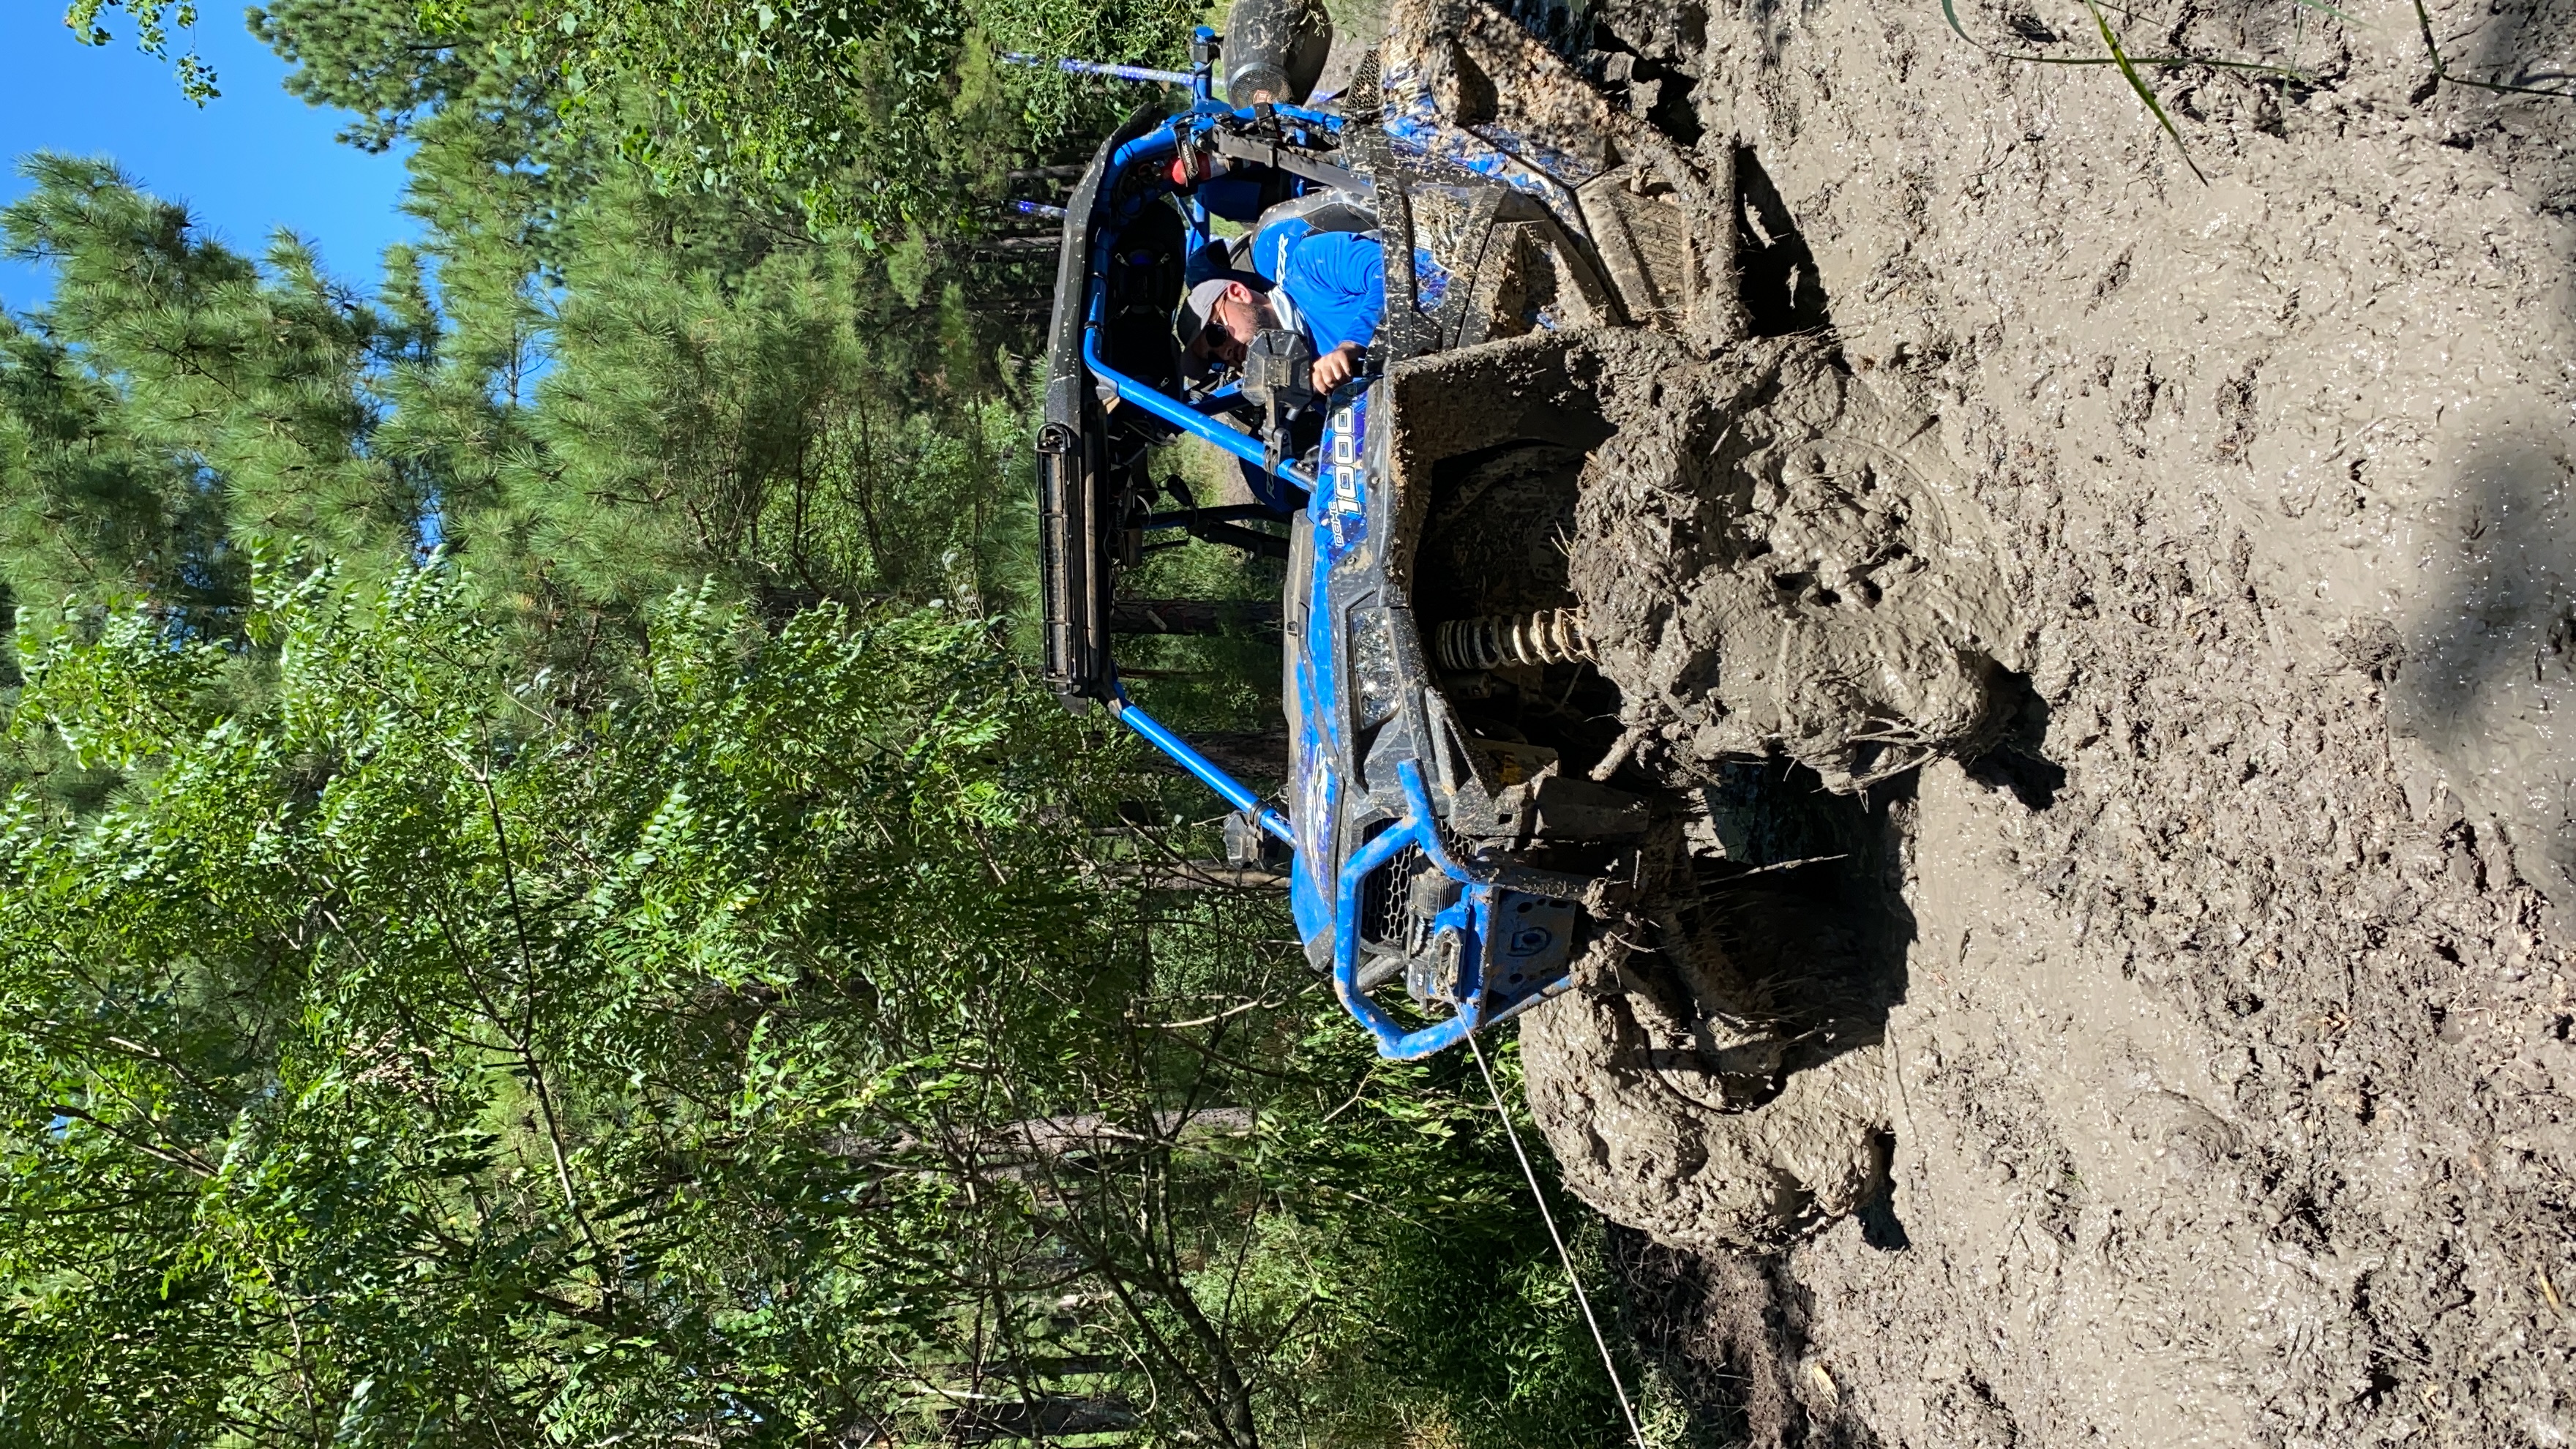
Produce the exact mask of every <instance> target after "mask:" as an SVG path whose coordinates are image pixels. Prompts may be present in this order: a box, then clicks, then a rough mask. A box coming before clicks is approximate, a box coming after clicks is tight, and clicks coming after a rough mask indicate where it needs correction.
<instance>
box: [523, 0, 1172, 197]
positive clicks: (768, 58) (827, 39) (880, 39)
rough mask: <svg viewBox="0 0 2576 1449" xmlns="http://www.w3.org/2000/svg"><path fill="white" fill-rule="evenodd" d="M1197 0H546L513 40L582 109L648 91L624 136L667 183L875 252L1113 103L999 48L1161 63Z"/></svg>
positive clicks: (991, 191)
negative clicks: (763, 204) (805, 224)
mask: <svg viewBox="0 0 2576 1449" xmlns="http://www.w3.org/2000/svg"><path fill="white" fill-rule="evenodd" d="M1201 8H1202V7H1201V6H1198V5H1196V4H1190V3H1182V0H1113V3H1108V4H1071V3H1063V0H1013V3H977V4H971V5H967V6H964V7H956V6H938V5H918V4H916V5H910V6H902V5H875V6H852V5H847V4H842V3H839V0H775V3H773V0H712V3H708V4H701V5H690V6H669V5H661V4H654V3H650V0H546V3H544V4H541V5H538V6H536V7H534V8H533V9H532V11H531V12H530V15H529V18H528V19H527V20H526V21H525V22H523V23H522V25H521V26H520V28H519V31H518V33H519V35H520V37H521V40H522V44H523V45H525V46H526V47H527V48H528V49H530V50H531V51H533V52H534V53H537V54H540V55H542V56H544V57H545V58H546V59H547V60H548V61H550V62H551V63H552V64H553V65H555V66H556V67H557V68H558V69H559V70H560V72H561V73H562V75H563V76H564V79H565V84H566V86H567V89H568V90H569V92H570V93H571V94H572V95H573V96H575V97H577V98H579V100H580V101H581V103H583V104H585V105H592V106H598V105H601V104H602V103H601V102H600V100H599V99H597V98H599V97H601V96H603V95H605V96H607V97H610V98H611V99H610V100H609V101H607V102H606V104H607V105H608V106H610V107H615V106H621V105H627V104H629V103H630V98H632V97H633V96H634V95H635V90H634V87H635V86H636V85H637V83H638V82H639V81H640V82H642V84H643V85H644V86H645V87H647V88H649V93H650V94H651V95H652V96H653V98H654V99H655V101H656V102H657V104H656V106H655V107H654V109H653V110H652V111H651V112H650V113H642V112H637V113H633V114H631V115H630V116H629V118H628V119H627V120H626V121H625V122H624V123H623V124H624V144H625V146H626V149H627V151H628V154H630V155H633V156H636V157H638V158H641V159H643V160H646V161H648V162H649V163H650V164H651V165H652V167H653V168H654V170H655V172H656V174H657V175H659V176H660V177H661V178H662V179H663V180H664V181H665V182H666V183H676V184H679V185H684V186H702V187H706V188H709V189H714V188H719V187H724V188H733V189H737V190H763V189H770V188H775V189H777V190H778V191H780V192H781V193H782V194H785V195H788V196H792V197H794V198H796V199H797V201H798V202H800V203H801V204H802V205H803V207H804V208H805V209H806V210H807V212H808V213H809V214H810V215H812V216H813V217H814V218H815V219H816V220H817V221H818V223H820V224H821V225H823V226H824V227H826V228H828V229H833V230H841V229H847V230H848V231H850V232H851V233H852V234H854V235H855V236H856V237H857V238H858V239H859V241H860V242H861V244H862V245H864V246H868V247H871V248H873V247H875V246H877V245H880V244H884V245H892V244H893V243H894V242H895V241H896V240H897V239H898V238H899V237H900V236H901V235H902V233H903V232H904V231H905V230H906V229H907V228H908V227H929V228H932V229H935V230H941V231H945V230H950V229H953V228H954V227H956V226H957V225H959V224H960V223H961V222H966V223H969V224H971V219H972V216H973V213H974V209H975V205H976V202H977V200H978V198H982V199H986V200H989V199H990V198H992V197H994V196H997V195H998V194H999V192H1000V189H1001V182H1002V179H1003V178H1002V174H1001V173H1002V172H1003V171H1004V170H1006V169H1007V168H1008V163H1009V162H1011V161H1012V160H1014V159H1017V158H1019V157H1022V156H1026V155H1036V154H1044V153H1047V152H1049V151H1051V150H1052V149H1054V148H1056V147H1057V146H1059V145H1060V144H1062V143H1063V142H1064V141H1065V140H1066V139H1067V138H1068V136H1070V135H1071V134H1073V133H1074V131H1075V130H1076V129H1077V128H1078V127H1079V125H1080V124H1081V123H1083V122H1096V121H1099V120H1101V119H1103V118H1104V117H1105V116H1107V115H1108V114H1110V113H1111V111H1112V110H1113V109H1114V107H1115V104H1116V103H1115V102H1114V101H1113V100H1111V99H1109V98H1107V97H1104V96H1102V95H1101V94H1099V93H1098V92H1097V91H1093V92H1088V93H1086V92H1083V91H1079V90H1076V89H1074V88H1072V87H1070V86H1068V85H1067V84H1066V83H1065V79H1066V78H1065V77H1063V76H1061V75H1059V74H1056V73H1055V72H1053V71H1052V70H1051V69H1045V70H1022V69H1017V68H1012V67H1008V66H1006V65H1004V64H1003V63H1002V62H1001V60H1000V56H1001V55H1002V54H1003V53H1006V52H1012V51H1024V52H1033V53H1037V54H1043V55H1073V54H1080V55H1090V56H1095V57H1099V58H1117V57H1122V56H1132V57H1140V58H1153V57H1164V58H1168V57H1169V56H1171V55H1173V54H1175V53H1176V52H1177V50H1178V48H1179V46H1180V45H1181V44H1182V43H1183V42H1184V41H1185V40H1186V38H1187V35H1188V28H1189V26H1190V24H1191V23H1192V22H1194V21H1195V20H1196V19H1197V18H1198V12H1199V10H1200V9H1201ZM1130 103H1132V98H1131V101H1130Z"/></svg>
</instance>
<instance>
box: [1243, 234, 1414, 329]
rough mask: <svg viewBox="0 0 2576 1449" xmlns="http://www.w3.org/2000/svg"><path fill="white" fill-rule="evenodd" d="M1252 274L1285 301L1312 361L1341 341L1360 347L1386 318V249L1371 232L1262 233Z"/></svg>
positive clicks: (1254, 249)
mask: <svg viewBox="0 0 2576 1449" xmlns="http://www.w3.org/2000/svg"><path fill="white" fill-rule="evenodd" d="M1252 266H1253V270H1255V271H1257V272H1259V273H1261V275H1262V276H1264V277H1267V278H1269V279H1270V281H1271V282H1272V283H1273V284H1274V285H1275V287H1276V288H1277V290H1278V291H1280V292H1284V293H1286V294H1287V296H1288V306H1289V309H1290V310H1291V311H1292V312H1293V316H1292V317H1291V318H1288V319H1284V320H1288V321H1291V322H1293V324H1294V325H1296V326H1297V327H1299V328H1300V329H1302V330H1303V331H1304V332H1305V334H1306V336H1307V338H1308V339H1309V340H1310V341H1312V342H1313V343H1314V344H1315V352H1316V354H1317V355H1318V356H1321V355H1322V354H1324V353H1327V352H1330V351H1332V350H1333V349H1334V348H1336V347H1339V346H1341V345H1342V344H1343V343H1345V342H1356V343H1358V344H1359V345H1361V346H1362V347H1366V346H1367V345H1368V344H1369V342H1370V340H1371V339H1373V338H1375V337H1376V336H1377V325H1378V323H1379V322H1380V321H1383V320H1384V319H1385V317H1386V249H1385V247H1384V246H1383V245H1381V244H1380V242H1379V240H1378V236H1377V233H1375V232H1358V231H1313V230H1309V229H1308V228H1307V226H1306V224H1305V222H1304V221H1303V220H1294V221H1286V222H1280V223H1277V224H1274V225H1272V226H1267V227H1264V228H1262V230H1261V233H1260V235H1258V236H1256V237H1255V238H1254V239H1253V243H1252Z"/></svg>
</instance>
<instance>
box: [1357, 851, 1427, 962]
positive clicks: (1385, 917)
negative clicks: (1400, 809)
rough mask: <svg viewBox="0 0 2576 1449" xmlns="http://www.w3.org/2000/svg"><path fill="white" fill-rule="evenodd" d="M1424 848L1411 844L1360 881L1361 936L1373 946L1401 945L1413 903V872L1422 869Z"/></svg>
mask: <svg viewBox="0 0 2576 1449" xmlns="http://www.w3.org/2000/svg"><path fill="white" fill-rule="evenodd" d="M1422 867H1423V859H1422V847H1421V846H1418V845H1408V846H1406V847H1405V848H1404V849H1402V850H1399V851H1397V852H1396V853H1395V854H1394V856H1393V857H1391V858H1390V859H1388V861H1387V862H1386V864H1384V865H1381V866H1379V867H1378V868H1377V869H1375V870H1373V871H1370V872H1369V874H1368V879H1367V880H1365V881H1362V882H1361V883H1360V939H1361V940H1363V941H1366V942H1368V943H1369V944H1370V945H1372V946H1386V945H1395V944H1400V943H1402V941H1403V940H1404V917H1405V912H1406V909H1407V908H1408V907H1409V906H1410V904H1411V902H1410V901H1408V900H1407V899H1406V897H1407V896H1408V895H1409V894H1410V893H1411V888H1412V884H1413V873H1414V872H1415V871H1418V870H1420V869H1422Z"/></svg>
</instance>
